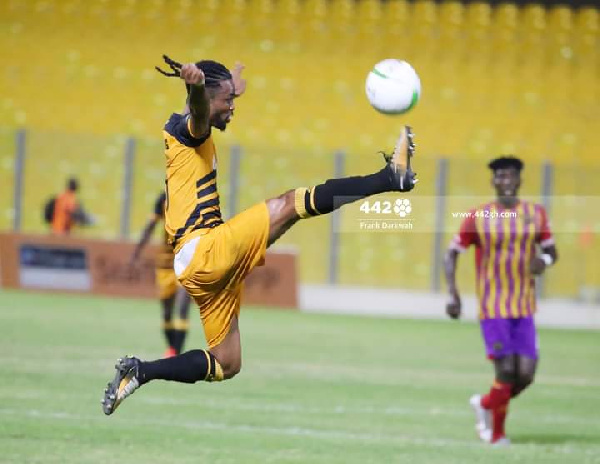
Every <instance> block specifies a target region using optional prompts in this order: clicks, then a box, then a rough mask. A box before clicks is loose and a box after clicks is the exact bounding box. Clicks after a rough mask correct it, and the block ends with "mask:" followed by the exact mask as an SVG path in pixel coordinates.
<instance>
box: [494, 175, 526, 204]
mask: <svg viewBox="0 0 600 464" xmlns="http://www.w3.org/2000/svg"><path fill="white" fill-rule="evenodd" d="M492 184H493V185H494V188H495V189H496V194H497V195H498V196H499V197H516V196H517V192H518V191H519V187H520V186H521V173H520V172H519V170H518V169H515V168H504V169H496V170H495V171H494V177H493V178H492Z"/></svg>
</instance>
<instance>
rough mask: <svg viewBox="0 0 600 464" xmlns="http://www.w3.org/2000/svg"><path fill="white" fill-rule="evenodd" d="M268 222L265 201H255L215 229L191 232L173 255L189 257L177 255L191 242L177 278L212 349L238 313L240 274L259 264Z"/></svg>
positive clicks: (240, 292)
mask: <svg viewBox="0 0 600 464" xmlns="http://www.w3.org/2000/svg"><path fill="white" fill-rule="evenodd" d="M269 223H270V221H269V210H268V209H267V204H266V203H264V202H263V203H259V204H257V205H254V206H253V207H251V208H249V209H247V210H246V211H244V212H242V213H240V214H238V215H237V216H235V217H233V218H231V219H230V220H229V221H227V222H225V223H224V224H222V225H220V226H218V227H215V228H214V229H208V230H207V229H204V230H199V231H195V232H192V233H191V234H190V236H189V238H188V239H187V240H186V242H185V244H184V245H183V246H182V248H181V249H180V251H179V252H178V254H177V255H176V257H175V262H176V263H181V262H182V260H184V259H188V258H182V256H184V255H185V254H187V252H188V250H186V247H187V246H188V245H192V246H193V243H194V241H195V249H194V250H193V255H192V256H190V258H189V263H187V262H186V263H185V268H184V269H183V270H182V271H181V272H180V274H179V281H180V282H181V285H183V287H184V288H185V289H186V290H187V292H188V293H189V294H190V296H191V297H192V298H193V299H194V301H195V302H196V304H197V305H198V307H199V308H200V317H201V318H202V325H203V326H204V335H205V336H206V342H207V343H208V346H209V347H211V348H212V347H214V346H217V345H218V344H219V343H221V342H222V341H223V339H224V338H225V336H226V335H227V334H228V333H229V328H230V326H231V320H232V319H233V317H234V316H237V315H239V313H240V303H241V295H242V287H243V282H244V279H245V278H246V276H247V275H248V274H249V273H250V271H251V270H252V269H253V268H254V267H256V266H258V265H261V264H263V263H264V258H265V253H266V251H267V240H268V237H269ZM176 268H177V264H176ZM178 272H179V271H178Z"/></svg>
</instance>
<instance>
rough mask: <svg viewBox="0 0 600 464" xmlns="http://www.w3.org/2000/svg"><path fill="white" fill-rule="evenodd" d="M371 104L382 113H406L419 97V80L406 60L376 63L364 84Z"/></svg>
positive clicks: (388, 60)
mask: <svg viewBox="0 0 600 464" xmlns="http://www.w3.org/2000/svg"><path fill="white" fill-rule="evenodd" d="M365 88H366V91H367V98H368V99H369V103H371V106H373V108H375V109H376V110H377V111H379V112H381V113H384V114H402V113H406V112H407V111H409V110H410V109H412V108H414V106H415V105H416V104H417V102H418V101H419V98H420V97H421V80H420V79H419V76H418V74H417V72H416V71H415V70H414V68H413V67H412V66H411V65H410V64H408V63H407V62H406V61H402V60H396V59H387V60H383V61H380V62H379V63H377V64H376V65H375V66H374V67H373V69H372V70H371V72H369V75H368V76H367V82H366V85H365Z"/></svg>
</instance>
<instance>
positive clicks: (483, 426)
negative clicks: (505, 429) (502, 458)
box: [469, 394, 492, 443]
mask: <svg viewBox="0 0 600 464" xmlns="http://www.w3.org/2000/svg"><path fill="white" fill-rule="evenodd" d="M469 404H470V405H471V407H472V408H473V411H475V419H476V423H475V430H477V434H478V435H479V438H480V439H481V441H483V442H485V443H490V441H491V440H492V412H491V411H490V410H488V409H484V408H483V407H482V406H481V395H479V394H476V395H473V396H471V398H470V399H469Z"/></svg>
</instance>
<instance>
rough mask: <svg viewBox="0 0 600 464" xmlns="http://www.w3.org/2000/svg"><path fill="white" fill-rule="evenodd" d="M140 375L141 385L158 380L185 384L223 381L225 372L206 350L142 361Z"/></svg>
mask: <svg viewBox="0 0 600 464" xmlns="http://www.w3.org/2000/svg"><path fill="white" fill-rule="evenodd" d="M139 375H140V383H141V384H144V383H146V382H150V381H151V380H158V379H160V380H172V381H174V382H183V383H195V382H198V381H199V380H205V381H207V382H212V381H215V380H223V370H222V369H221V366H220V364H219V362H218V361H217V360H216V359H215V357H214V356H213V355H212V354H211V353H210V352H208V351H205V350H192V351H188V352H187V353H183V354H180V355H178V356H173V357H172V358H167V359H158V360H156V361H146V362H144V361H142V362H141V363H140V369H139Z"/></svg>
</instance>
